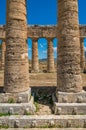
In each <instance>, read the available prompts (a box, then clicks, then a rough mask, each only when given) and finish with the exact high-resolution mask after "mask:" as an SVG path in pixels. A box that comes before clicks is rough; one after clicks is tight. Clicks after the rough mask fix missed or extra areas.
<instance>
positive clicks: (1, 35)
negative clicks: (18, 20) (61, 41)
mask: <svg viewBox="0 0 86 130" xmlns="http://www.w3.org/2000/svg"><path fill="white" fill-rule="evenodd" d="M57 29H58V27H57V26H56V25H48V26H39V25H33V26H31V25H27V30H28V35H27V37H28V38H32V39H33V38H41V37H44V38H51V37H53V38H56V37H58V36H57ZM79 30H80V37H81V38H86V25H79ZM5 32H6V29H5V26H3V25H2V26H0V39H2V40H3V39H5Z"/></svg>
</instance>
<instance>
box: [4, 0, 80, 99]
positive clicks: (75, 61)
mask: <svg viewBox="0 0 86 130" xmlns="http://www.w3.org/2000/svg"><path fill="white" fill-rule="evenodd" d="M58 32H59V34H58V41H59V43H58V62H57V73H58V74H57V91H56V93H57V98H58V91H60V92H66V93H71V92H73V93H78V92H82V78H81V75H80V73H81V72H80V71H81V69H80V39H79V37H80V36H79V23H78V2H77V0H58ZM26 40H27V23H26V0H9V1H7V22H6V56H5V57H6V58H5V72H4V81H5V82H4V90H5V92H6V93H21V92H25V91H27V90H28V89H30V88H29V73H28V56H27V55H28V51H27V44H26ZM50 47H51V43H49V44H48V48H50ZM48 52H49V55H48V58H49V57H52V56H51V53H52V51H51V50H49V51H48ZM50 52H51V53H50ZM36 56H37V55H36ZM48 61H49V62H50V64H53V62H51V60H48ZM50 64H49V65H48V66H49V67H50V68H52V67H51V65H50Z"/></svg>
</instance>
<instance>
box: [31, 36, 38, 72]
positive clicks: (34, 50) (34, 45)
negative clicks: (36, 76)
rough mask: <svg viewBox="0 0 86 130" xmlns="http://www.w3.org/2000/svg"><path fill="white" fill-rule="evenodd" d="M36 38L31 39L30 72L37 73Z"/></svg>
mask: <svg viewBox="0 0 86 130" xmlns="http://www.w3.org/2000/svg"><path fill="white" fill-rule="evenodd" d="M37 41H38V38H33V39H32V72H39V59H38V42H37Z"/></svg>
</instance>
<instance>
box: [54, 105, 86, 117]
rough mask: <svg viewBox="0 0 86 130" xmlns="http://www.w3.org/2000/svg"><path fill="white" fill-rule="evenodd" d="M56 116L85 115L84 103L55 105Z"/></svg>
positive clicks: (85, 106) (85, 107)
mask: <svg viewBox="0 0 86 130" xmlns="http://www.w3.org/2000/svg"><path fill="white" fill-rule="evenodd" d="M54 114H56V115H86V103H55V104H54Z"/></svg>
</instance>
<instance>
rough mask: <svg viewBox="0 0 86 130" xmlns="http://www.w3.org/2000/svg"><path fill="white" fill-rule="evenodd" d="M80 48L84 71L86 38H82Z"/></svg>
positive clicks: (82, 69) (81, 64)
mask: <svg viewBox="0 0 86 130" xmlns="http://www.w3.org/2000/svg"><path fill="white" fill-rule="evenodd" d="M80 50H81V54H80V56H81V57H80V60H81V62H80V66H81V71H82V72H83V71H84V69H85V51H84V39H83V38H81V39H80Z"/></svg>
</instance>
